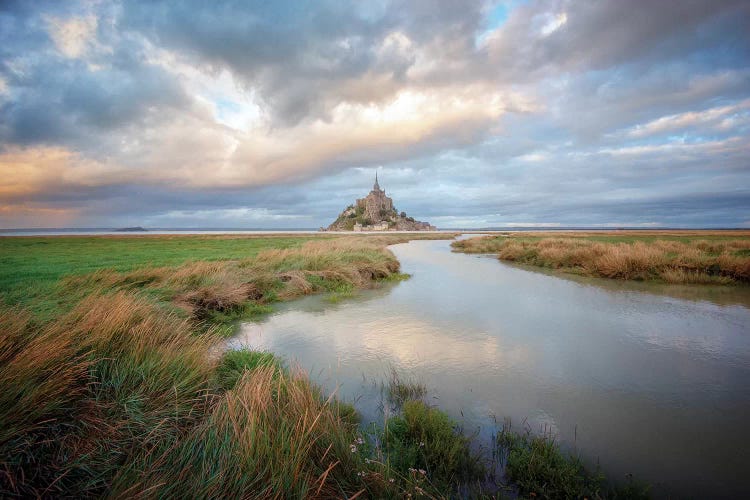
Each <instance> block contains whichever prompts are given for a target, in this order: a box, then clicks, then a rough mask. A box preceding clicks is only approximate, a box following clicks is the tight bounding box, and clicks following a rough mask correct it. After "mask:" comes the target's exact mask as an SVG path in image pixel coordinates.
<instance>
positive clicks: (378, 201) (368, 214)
mask: <svg viewBox="0 0 750 500" xmlns="http://www.w3.org/2000/svg"><path fill="white" fill-rule="evenodd" d="M327 230H328V231H435V230H436V228H435V226H432V225H431V224H429V223H427V222H420V221H416V220H414V219H413V218H412V217H407V215H406V214H405V213H404V212H401V213H400V214H399V213H398V211H397V210H396V208H395V207H394V206H393V200H392V199H391V198H389V197H388V196H386V195H385V191H384V190H382V189H380V184H378V174H377V173H376V174H375V184H374V185H373V186H372V191H370V193H369V194H368V195H367V196H365V197H364V198H360V199H358V200H357V202H356V203H355V204H354V205H349V206H348V207H347V208H346V209H345V210H344V211H343V212H341V215H339V216H338V218H337V219H336V220H335V221H334V222H333V223H332V224H331V225H330V226H328V229H327Z"/></svg>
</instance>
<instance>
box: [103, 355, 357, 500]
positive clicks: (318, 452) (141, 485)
mask: <svg viewBox="0 0 750 500" xmlns="http://www.w3.org/2000/svg"><path fill="white" fill-rule="evenodd" d="M355 440H356V426H354V425H351V424H350V423H348V421H347V420H344V419H342V418H341V416H340V415H339V414H338V412H337V411H336V407H335V405H331V404H330V401H327V400H324V399H322V398H321V397H320V395H319V393H318V391H317V390H316V389H314V388H313V387H312V386H311V385H310V383H309V382H308V380H307V379H306V378H305V377H303V376H301V375H293V374H290V373H289V372H286V371H284V370H280V369H279V368H278V366H275V365H273V364H263V363H261V364H259V365H257V366H256V367H255V368H254V369H251V370H247V371H245V372H244V374H243V375H242V377H241V378H240V379H239V381H238V382H237V383H236V385H235V386H234V388H233V389H232V390H230V391H228V392H227V393H226V394H225V395H224V396H223V397H222V398H221V400H220V401H219V402H218V403H217V404H216V405H215V406H214V407H213V408H212V410H211V412H210V414H209V416H208V418H207V419H206V420H205V421H204V422H203V423H202V424H201V425H199V426H197V427H196V428H195V429H193V430H192V432H190V433H189V434H188V435H186V436H185V437H184V438H183V439H181V440H180V441H179V442H175V443H174V446H171V447H167V448H165V449H163V450H162V451H161V453H159V454H145V453H144V454H143V456H142V457H141V461H142V463H143V464H144V465H141V466H140V467H139V468H138V469H137V470H126V471H124V472H122V473H121V474H119V475H118V476H117V477H116V478H115V481H114V487H113V494H115V495H120V496H141V495H147V494H148V493H149V492H152V491H158V492H159V496H166V497H173V498H186V497H190V498H218V497H222V498H270V497H292V498H306V497H319V498H333V497H343V496H347V495H350V494H353V493H355V492H357V491H358V490H360V489H362V488H364V487H365V486H364V485H363V484H362V482H361V480H360V478H359V477H358V476H357V475H356V473H354V472H353V471H356V470H358V468H359V467H358V466H359V465H360V462H361V460H362V459H361V457H360V456H359V455H358V454H356V453H352V450H351V446H352V443H353V442H355ZM146 464H147V465H146ZM141 470H145V473H144V474H143V475H141V472H140V471H141Z"/></svg>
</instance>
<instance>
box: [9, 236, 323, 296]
mask: <svg viewBox="0 0 750 500" xmlns="http://www.w3.org/2000/svg"><path fill="white" fill-rule="evenodd" d="M312 238H320V237H319V236H292V237H235V236H231V235H223V236H188V235H179V236H168V235H159V236H143V237H133V236H121V237H120V236H112V237H109V236H107V237H103V236H92V237H84V236H81V237H72V236H60V237H57V236H55V237H50V236H46V237H0V297H3V298H4V300H5V302H7V303H9V304H13V305H15V304H18V305H23V306H35V307H39V308H44V309H47V310H54V309H56V308H57V307H58V305H59V304H58V302H56V300H55V298H54V297H53V295H54V294H55V290H56V284H57V282H58V281H59V280H60V278H62V277H64V276H82V275H86V274H89V273H92V272H94V271H97V270H100V269H112V270H114V271H118V272H128V271H132V270H135V269H138V268H143V267H162V266H167V267H176V266H178V265H180V264H184V263H185V262H190V261H223V260H239V259H246V258H250V257H253V256H255V255H257V254H258V253H259V252H261V251H263V250H267V249H278V248H281V249H283V248H297V247H299V246H301V245H302V244H303V243H305V242H306V241H309V240H310V239H312Z"/></svg>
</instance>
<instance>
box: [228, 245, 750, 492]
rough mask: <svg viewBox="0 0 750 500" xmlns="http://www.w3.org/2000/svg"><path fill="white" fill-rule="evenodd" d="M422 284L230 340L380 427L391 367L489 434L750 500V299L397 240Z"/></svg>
mask: <svg viewBox="0 0 750 500" xmlns="http://www.w3.org/2000/svg"><path fill="white" fill-rule="evenodd" d="M391 250H392V251H393V253H394V254H395V255H396V257H397V258H398V259H399V261H400V262H401V265H402V271H403V272H406V273H409V274H411V275H412V277H411V279H409V280H407V281H404V282H401V283H398V284H390V285H385V286H383V287H380V288H378V289H376V290H368V291H365V292H361V293H359V294H358V295H357V296H356V297H354V298H352V299H347V300H344V301H342V302H339V303H335V304H333V303H331V302H330V301H328V300H326V298H325V297H319V296H318V297H309V298H306V299H302V300H299V301H295V302H291V303H287V304H284V305H283V306H281V307H280V308H279V309H278V311H277V312H276V313H274V314H272V315H270V316H269V317H267V318H265V319H264V320H262V321H261V322H258V323H246V324H243V325H242V326H241V329H240V333H239V334H238V336H237V337H235V338H234V339H233V341H232V344H233V345H246V346H250V347H252V348H256V349H262V350H268V351H271V352H273V353H276V354H278V355H280V356H282V357H283V358H285V359H287V360H289V361H290V362H292V363H297V364H299V365H300V366H301V367H302V368H304V369H305V370H308V371H309V373H310V374H311V377H312V378H313V379H314V380H315V381H316V382H317V383H319V384H320V385H322V386H323V387H324V388H326V389H327V390H329V391H333V390H336V391H337V394H338V396H339V397H341V398H343V399H345V400H349V401H355V402H356V405H357V407H358V409H360V410H361V412H362V413H363V415H364V417H365V418H366V419H370V420H373V421H377V420H381V421H382V418H383V415H382V410H383V409H382V406H381V402H382V385H381V382H382V381H383V380H384V379H385V378H386V377H387V374H388V372H389V370H390V367H394V368H395V369H396V370H398V371H399V372H401V373H402V374H405V375H406V376H407V377H411V378H414V379H417V380H420V381H422V382H424V383H425V384H427V386H428V387H429V389H430V392H429V395H428V400H429V401H430V402H431V403H434V404H435V405H437V406H439V407H440V408H441V409H443V410H445V411H447V412H448V413H449V414H450V415H451V416H452V417H453V418H454V419H456V420H457V421H458V422H460V423H461V425H462V426H463V428H464V429H465V430H466V431H467V432H469V433H473V432H476V433H477V434H478V439H479V440H486V441H487V442H489V439H490V437H491V435H492V434H493V433H494V432H496V431H497V429H498V428H499V427H500V426H501V425H502V423H503V421H504V420H505V419H510V421H511V422H512V423H513V426H514V428H516V429H518V430H520V429H523V428H524V427H527V428H530V429H531V430H532V431H534V432H539V431H545V430H546V431H548V432H549V431H552V432H554V433H555V434H556V435H557V436H558V439H559V440H560V441H561V443H562V444H563V445H564V446H566V447H568V448H575V450H577V451H578V452H579V453H580V454H581V455H582V456H583V457H584V459H585V460H586V461H587V462H589V463H592V464H593V463H597V462H598V463H599V464H600V465H601V466H602V468H603V471H604V472H605V473H606V474H607V475H608V476H609V477H612V478H616V479H617V478H623V477H624V476H625V475H626V474H631V473H632V474H633V475H634V476H635V477H636V478H640V479H643V480H646V481H649V482H650V483H652V485H653V492H654V493H655V494H656V496H658V497H661V496H673V497H674V496H677V497H683V496H684V497H695V498H700V497H704V498H705V497H731V496H737V497H742V496H747V495H748V494H750V480H749V479H748V478H747V476H746V474H747V471H748V469H749V468H750V446H748V444H750V438H748V436H747V429H746V426H745V424H746V422H747V420H748V417H750V289H748V287H719V288H716V287H708V288H707V287H696V286H691V287H674V286H659V285H649V284H638V283H624V282H615V281H608V280H599V279H584V278H572V277H568V276H561V275H559V274H550V273H542V272H538V271H535V270H531V269H524V268H519V267H517V266H512V265H509V264H505V263H502V262H500V261H498V260H497V259H496V258H492V257H489V256H476V255H464V254H458V253H452V252H451V250H450V242H449V241H413V242H410V243H406V244H400V245H394V246H392V247H391Z"/></svg>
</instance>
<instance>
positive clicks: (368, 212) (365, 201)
mask: <svg viewBox="0 0 750 500" xmlns="http://www.w3.org/2000/svg"><path fill="white" fill-rule="evenodd" d="M357 208H360V209H362V210H364V218H365V220H369V221H370V222H371V223H375V222H376V221H380V220H382V219H383V218H385V217H387V216H389V215H392V214H393V213H394V212H395V209H394V208H393V200H392V199H391V198H389V197H388V196H386V195H385V191H384V190H382V189H380V184H378V174H377V172H375V184H374V185H373V186H372V191H370V194H368V195H367V196H365V197H364V198H360V199H358V200H357Z"/></svg>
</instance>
